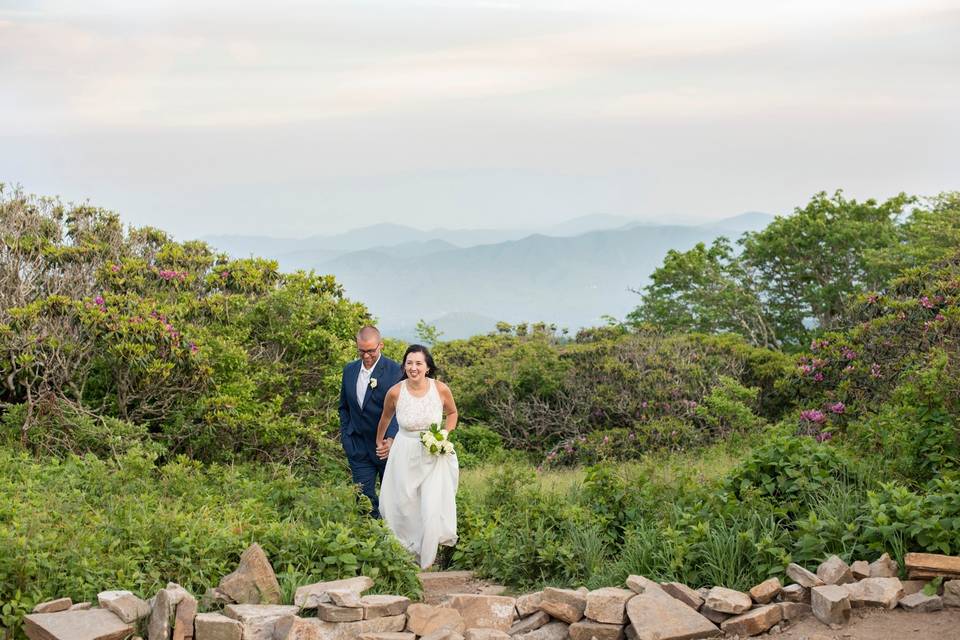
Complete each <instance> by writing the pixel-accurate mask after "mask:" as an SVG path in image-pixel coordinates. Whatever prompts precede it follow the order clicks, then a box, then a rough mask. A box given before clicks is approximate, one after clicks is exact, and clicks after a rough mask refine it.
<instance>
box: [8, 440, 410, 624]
mask: <svg viewBox="0 0 960 640" xmlns="http://www.w3.org/2000/svg"><path fill="white" fill-rule="evenodd" d="M0 495H3V496H4V500H3V501H2V502H0V548H3V549H4V552H3V553H2V554H0V610H4V611H5V614H6V615H10V616H12V617H11V618H8V619H4V626H7V627H11V626H13V623H15V622H16V619H19V617H20V615H21V614H22V613H23V611H25V610H29V609H30V608H31V607H32V605H33V604H34V603H36V602H40V601H42V600H45V599H49V598H53V597H59V596H70V597H72V598H73V599H74V600H75V601H89V600H92V599H94V598H95V597H96V594H97V593H98V592H99V591H102V590H105V589H129V590H131V591H133V592H135V593H137V594H139V595H140V596H142V597H145V598H149V597H150V596H152V595H153V594H154V593H156V591H157V590H158V589H160V588H162V587H163V586H165V585H166V583H167V582H168V581H171V580H172V581H176V582H179V583H180V584H182V585H183V586H184V587H186V588H187V589H189V590H190V591H191V592H193V593H196V594H201V593H203V592H204V591H205V589H206V588H208V587H211V586H216V583H217V582H218V581H219V579H220V577H222V576H223V575H226V574H227V573H229V572H230V571H232V570H233V569H234V568H236V563H237V560H238V558H239V555H240V553H241V552H242V551H243V550H244V549H245V548H246V547H247V546H248V545H249V544H250V543H251V542H259V543H260V544H261V545H262V546H263V548H264V549H265V551H266V553H267V555H268V556H269V558H270V560H271V562H272V564H273V566H274V567H275V569H276V571H277V573H278V574H279V576H278V577H279V578H280V580H281V581H288V582H289V579H288V578H286V577H285V576H286V575H287V574H291V575H294V576H295V577H296V580H297V581H299V583H300V584H306V583H309V582H312V581H319V580H323V579H331V578H338V577H345V576H353V575H359V574H363V575H368V576H371V577H372V578H374V579H375V581H376V588H377V589H378V590H380V591H381V592H389V593H407V594H415V593H416V591H417V589H418V588H419V587H418V582H417V579H416V571H417V568H416V566H415V565H414V564H413V562H412V558H411V557H410V556H409V554H407V553H406V552H405V551H404V550H403V549H402V548H401V547H400V545H399V543H397V541H396V539H395V538H394V537H393V534H392V533H391V532H390V531H389V530H388V529H387V528H386V526H385V525H384V524H383V523H382V522H381V521H379V520H373V519H371V518H369V517H368V516H367V515H366V512H367V510H368V509H369V503H368V502H366V501H365V499H360V498H359V497H358V494H357V492H356V491H355V489H354V488H353V487H351V486H349V485H344V484H340V485H330V484H324V485H319V486H318V485H312V484H309V483H306V482H304V481H303V480H301V479H298V478H297V477H295V476H294V475H293V474H291V473H290V471H289V470H288V469H284V468H282V467H279V466H266V465H257V466H253V465H238V466H219V465H211V466H204V465H201V464H200V463H198V462H195V461H191V460H188V459H186V458H178V459H177V460H174V461H172V462H168V463H166V464H162V465H159V466H157V465H155V463H154V462H153V460H152V457H151V456H148V455H145V454H143V453H141V452H136V451H130V452H128V453H126V454H123V455H122V456H120V457H119V458H118V459H117V460H115V461H109V462H108V461H103V460H99V459H97V458H95V457H93V456H92V455H88V456H85V457H82V458H81V457H76V456H70V457H67V458H64V459H62V460H60V459H56V458H51V459H48V460H45V461H36V460H34V459H32V458H30V457H28V456H27V455H25V454H22V453H20V454H16V453H13V452H11V451H10V450H9V449H5V448H0ZM7 605H10V606H9V609H8V608H7ZM13 610H15V611H16V613H14V614H10V613H9V611H13Z"/></svg>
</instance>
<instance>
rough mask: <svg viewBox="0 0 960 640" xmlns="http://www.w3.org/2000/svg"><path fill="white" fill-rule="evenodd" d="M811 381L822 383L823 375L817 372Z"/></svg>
mask: <svg viewBox="0 0 960 640" xmlns="http://www.w3.org/2000/svg"><path fill="white" fill-rule="evenodd" d="M813 379H814V380H815V381H817V382H823V373H821V372H820V371H817V374H816V375H815V376H813Z"/></svg>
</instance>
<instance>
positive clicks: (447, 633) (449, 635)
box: [420, 627, 464, 640]
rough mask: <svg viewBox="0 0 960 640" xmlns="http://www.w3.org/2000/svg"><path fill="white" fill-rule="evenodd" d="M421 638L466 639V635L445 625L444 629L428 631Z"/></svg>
mask: <svg viewBox="0 0 960 640" xmlns="http://www.w3.org/2000/svg"><path fill="white" fill-rule="evenodd" d="M420 640H464V637H463V635H462V634H460V633H458V632H456V631H454V630H453V629H448V628H446V627H443V628H442V629H437V630H436V631H433V632H431V633H428V634H427V635H425V636H423V637H422V638H420Z"/></svg>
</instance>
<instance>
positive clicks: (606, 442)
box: [603, 436, 610, 444]
mask: <svg viewBox="0 0 960 640" xmlns="http://www.w3.org/2000/svg"><path fill="white" fill-rule="evenodd" d="M603 444H610V438H609V437H608V436H603Z"/></svg>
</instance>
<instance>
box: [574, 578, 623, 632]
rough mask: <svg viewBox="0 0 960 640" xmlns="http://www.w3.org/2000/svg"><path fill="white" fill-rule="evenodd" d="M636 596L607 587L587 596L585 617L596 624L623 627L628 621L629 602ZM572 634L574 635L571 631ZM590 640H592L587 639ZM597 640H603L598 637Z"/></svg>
mask: <svg viewBox="0 0 960 640" xmlns="http://www.w3.org/2000/svg"><path fill="white" fill-rule="evenodd" d="M634 595H636V594H634V593H633V591H631V590H629V589H618V588H617V587H605V588H603V589H595V590H594V591H591V592H590V593H588V594H587V607H586V609H584V615H585V616H586V617H588V618H590V619H591V620H594V621H596V622H603V623H606V624H618V625H621V626H622V625H623V624H625V623H626V621H627V601H628V600H629V599H630V598H632V597H633V596H634ZM571 633H573V631H572V629H571ZM587 640H590V638H587ZM597 640H603V639H602V638H600V636H597Z"/></svg>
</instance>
